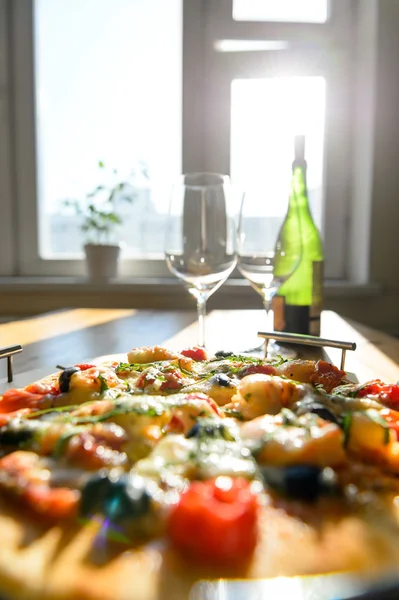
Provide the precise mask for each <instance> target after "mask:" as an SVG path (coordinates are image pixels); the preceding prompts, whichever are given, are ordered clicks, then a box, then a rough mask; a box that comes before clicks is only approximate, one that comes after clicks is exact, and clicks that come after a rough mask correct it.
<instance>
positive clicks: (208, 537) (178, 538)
mask: <svg viewBox="0 0 399 600" xmlns="http://www.w3.org/2000/svg"><path fill="white" fill-rule="evenodd" d="M257 512H258V500H257V497H256V495H255V494H254V493H253V492H252V491H251V486H250V484H249V483H248V481H246V480H245V479H243V478H241V477H237V478H231V477H226V476H222V477H217V478H216V479H213V480H209V481H204V482H200V481H195V482H193V483H191V485H190V487H189V488H188V490H187V491H186V492H183V494H182V495H181V497H180V501H179V503H178V504H177V505H176V506H175V507H174V508H173V509H172V512H171V515H170V518H169V523H168V533H169V536H170V539H171V541H172V544H173V546H174V547H175V548H176V549H177V550H178V551H179V552H180V553H181V554H183V555H184V556H186V557H188V558H191V559H192V560H193V561H195V562H201V563H207V564H209V565H217V566H236V567H238V566H240V565H242V564H243V563H245V562H246V561H247V560H248V559H249V558H250V557H251V555H252V553H253V551H254V550H255V547H256V543H257Z"/></svg>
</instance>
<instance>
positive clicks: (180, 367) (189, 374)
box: [178, 359, 193, 377]
mask: <svg viewBox="0 0 399 600" xmlns="http://www.w3.org/2000/svg"><path fill="white" fill-rule="evenodd" d="M178 365H179V369H180V371H181V372H182V373H184V375H188V377H192V376H193V374H192V373H191V372H190V371H187V369H185V368H184V367H182V366H181V359H179V361H178Z"/></svg>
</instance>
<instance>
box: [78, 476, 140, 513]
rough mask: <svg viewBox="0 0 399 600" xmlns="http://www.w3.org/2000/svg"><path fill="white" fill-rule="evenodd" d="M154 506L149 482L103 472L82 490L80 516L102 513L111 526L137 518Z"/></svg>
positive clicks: (89, 481)
mask: <svg viewBox="0 0 399 600" xmlns="http://www.w3.org/2000/svg"><path fill="white" fill-rule="evenodd" d="M150 506H151V495H150V492H149V485H148V482H146V480H145V479H144V478H143V477H140V476H139V475H125V474H122V475H120V474H117V473H115V474H112V473H111V474H109V473H106V472H100V473H98V474H96V475H93V476H92V477H90V479H88V480H87V482H86V484H85V485H84V487H83V489H82V499H81V503H80V514H81V516H82V517H85V518H88V517H93V516H94V515H95V514H101V515H103V516H104V517H105V518H106V519H109V520H110V521H111V522H112V523H117V522H120V521H123V520H125V519H133V520H134V519H138V518H140V517H142V516H144V515H146V514H147V513H148V512H149V510H150Z"/></svg>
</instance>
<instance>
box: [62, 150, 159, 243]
mask: <svg viewBox="0 0 399 600" xmlns="http://www.w3.org/2000/svg"><path fill="white" fill-rule="evenodd" d="M98 167H99V168H100V169H102V170H104V169H105V165H104V163H103V162H102V161H99V162H98ZM141 172H142V174H143V175H144V176H145V177H146V178H147V177H148V176H147V173H146V170H145V169H144V168H142V169H141ZM135 173H136V172H135V171H133V172H132V175H134V174H135ZM112 175H113V177H114V179H115V178H116V176H117V175H118V171H117V170H116V169H113V170H112ZM135 199H136V193H135V192H134V189H133V187H132V184H131V183H130V182H129V181H117V182H116V183H113V184H112V185H105V184H101V185H97V186H96V187H95V188H94V189H93V190H92V191H90V192H89V193H88V194H87V195H86V197H85V198H84V200H76V199H70V198H68V199H66V200H64V201H63V202H62V204H63V206H65V207H69V208H72V209H73V210H74V212H75V214H76V215H77V216H78V217H79V218H80V220H81V225H80V228H81V230H82V232H83V233H84V235H85V239H86V243H91V244H100V245H101V244H103V245H105V244H110V243H112V241H113V240H114V237H115V236H114V234H115V230H116V228H117V226H118V225H120V224H121V223H122V216H121V214H120V206H121V205H122V204H123V203H128V204H133V202H134V200H135Z"/></svg>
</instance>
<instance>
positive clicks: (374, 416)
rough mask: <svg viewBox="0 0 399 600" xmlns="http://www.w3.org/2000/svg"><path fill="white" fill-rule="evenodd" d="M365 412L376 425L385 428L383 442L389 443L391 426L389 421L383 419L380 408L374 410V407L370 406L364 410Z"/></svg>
mask: <svg viewBox="0 0 399 600" xmlns="http://www.w3.org/2000/svg"><path fill="white" fill-rule="evenodd" d="M364 414H365V415H367V416H368V418H369V419H370V420H371V421H373V423H375V424H376V425H380V426H381V427H382V429H383V432H384V434H383V443H384V445H386V444H389V437H390V436H389V427H388V423H387V422H386V421H385V419H383V418H382V417H381V415H380V413H379V412H378V410H374V409H373V408H369V409H367V410H365V411H364Z"/></svg>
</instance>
